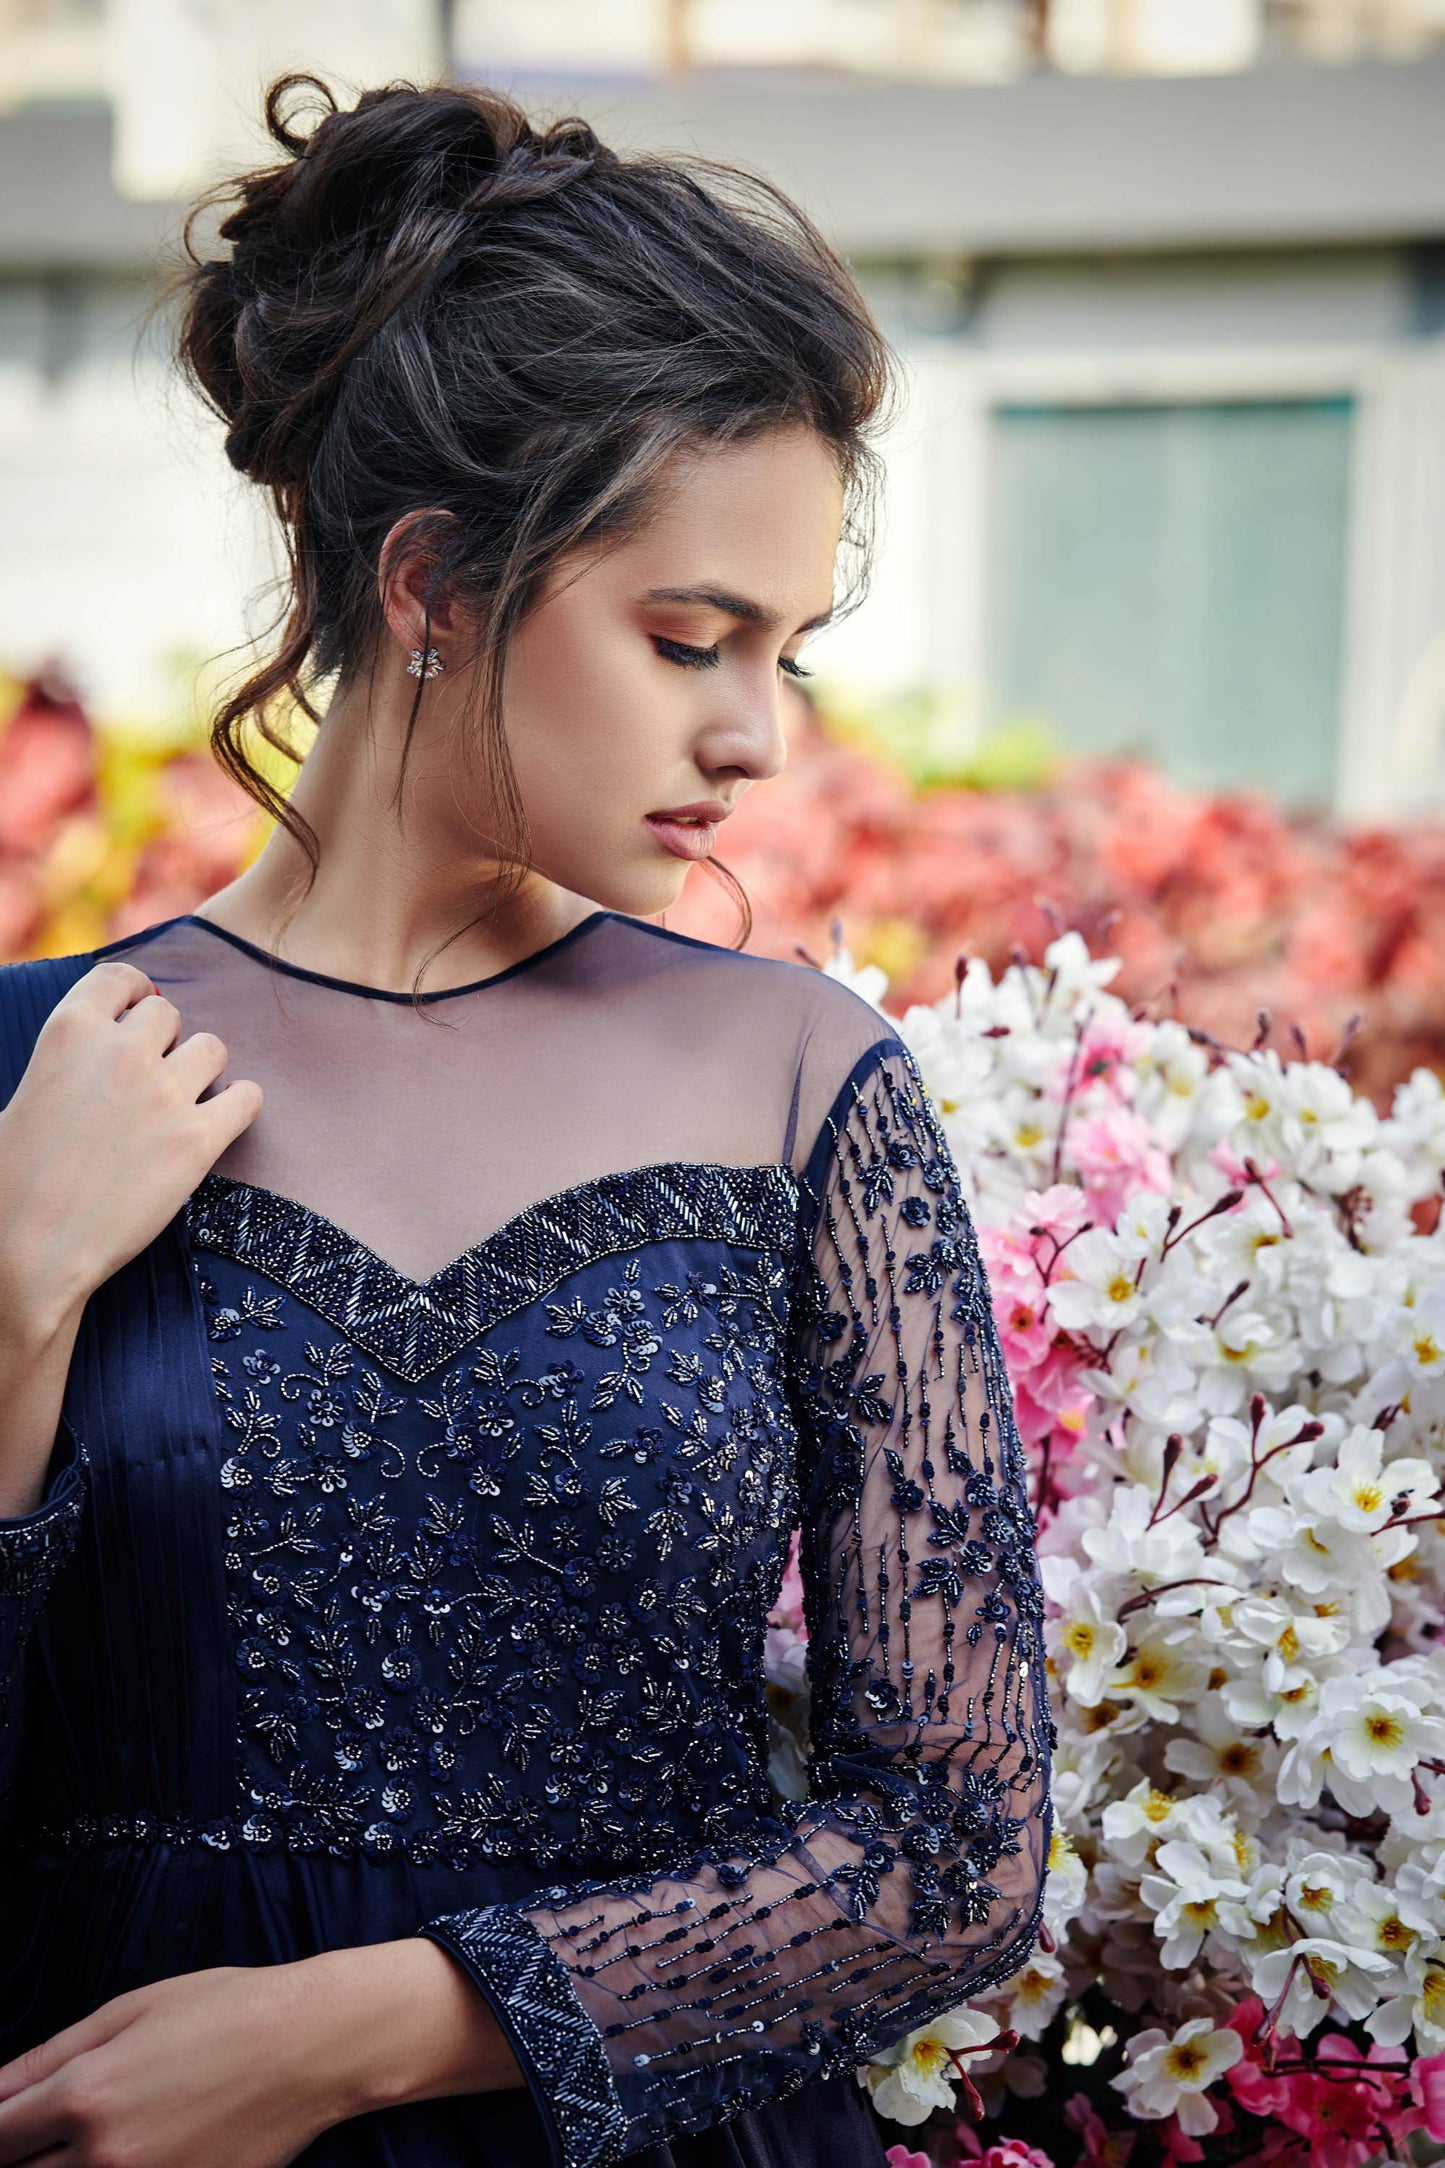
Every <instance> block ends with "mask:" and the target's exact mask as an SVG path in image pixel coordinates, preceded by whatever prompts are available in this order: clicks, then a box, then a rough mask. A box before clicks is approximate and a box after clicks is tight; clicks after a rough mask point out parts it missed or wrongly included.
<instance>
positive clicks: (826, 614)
mask: <svg viewBox="0 0 1445 2168" xmlns="http://www.w3.org/2000/svg"><path fill="white" fill-rule="evenodd" d="M643 600H644V601H645V602H694V603H696V602H700V603H702V604H704V605H705V607H706V608H708V609H710V610H721V611H722V612H723V614H724V616H726V617H736V618H738V619H739V620H740V621H741V622H742V623H743V624H745V625H776V624H777V623H778V622H779V619H778V617H777V614H776V612H775V611H772V610H765V609H764V608H763V606H762V604H761V603H760V602H749V600H748V599H747V597H746V596H745V595H732V594H729V593H728V591H727V589H726V588H724V587H706V586H704V587H649V589H648V590H647V593H646V594H645V595H644V597H643ZM832 615H833V612H832V611H831V610H824V611H822V612H821V613H820V614H819V615H818V616H817V617H810V618H809V619H808V622H807V624H806V625H799V627H798V630H799V632H816V631H817V630H818V627H819V626H820V625H826V624H827V622H828V620H829V618H830V617H831V616H832Z"/></svg>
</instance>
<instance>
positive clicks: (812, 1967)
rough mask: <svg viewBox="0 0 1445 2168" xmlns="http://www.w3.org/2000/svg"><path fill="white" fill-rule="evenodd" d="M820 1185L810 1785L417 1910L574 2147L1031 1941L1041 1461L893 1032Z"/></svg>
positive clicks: (679, 2119) (706, 2113) (561, 2136)
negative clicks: (623, 1854) (493, 1895)
mask: <svg viewBox="0 0 1445 2168" xmlns="http://www.w3.org/2000/svg"><path fill="white" fill-rule="evenodd" d="M804 1206H805V1211H804V1224H803V1227H802V1230H801V1241H800V1252H799V1257H798V1260H797V1273H796V1278H795V1285H794V1295H793V1308H792V1321H791V1326H790V1334H791V1344H790V1363H791V1373H792V1377H791V1399H792V1402H793V1406H794V1411H795V1415H796V1419H797V1424H798V1429H799V1432H800V1437H801V1443H802V1455H803V1466H802V1470H801V1473H802V1477H803V1492H804V1542H803V1564H804V1573H805V1578H806V1588H807V1610H808V1624H809V1634H810V1640H809V1663H810V1668H811V1675H812V1681H813V1702H812V1709H813V1732H814V1764H813V1796H812V1797H811V1798H810V1799H808V1800H806V1801H804V1802H795V1803H789V1804H788V1805H786V1806H784V1807H783V1808H782V1809H780V1811H779V1815H778V1817H777V1818H776V1819H770V1820H768V1821H767V1822H766V1823H762V1824H760V1825H759V1826H758V1828H757V1829H756V1830H755V1831H754V1832H753V1833H752V1834H751V1835H750V1837H749V1839H748V1840H747V1841H743V1842H739V1843H738V1844H737V1846H736V1847H735V1848H733V1849H731V1850H729V1851H727V1852H724V1853H718V1854H716V1855H703V1856H700V1857H696V1858H692V1859H688V1860H680V1861H678V1862H677V1863H676V1865H675V1866H674V1868H673V1869H672V1871H671V1872H669V1873H667V1874H665V1875H662V1876H660V1877H657V1878H653V1879H649V1880H648V1881H639V1882H637V1883H633V1884H619V1883H603V1882H587V1883H578V1884H575V1885H573V1886H571V1887H556V1888H549V1889H545V1890H542V1891H541V1892H539V1893H538V1895H537V1896H536V1898H534V1899H533V1900H531V1901H530V1902H527V1903H525V1904H523V1903H514V1904H492V1905H486V1906H482V1907H480V1908H477V1909H473V1910H470V1911H461V1912H456V1913H451V1914H448V1915H447V1916H446V1917H444V1918H442V1919H438V1920H434V1921H432V1922H430V1923H428V1924H427V1925H426V1926H425V1927H424V1928H422V1929H421V1932H422V1933H423V1934H424V1935H427V1936H429V1937H431V1938H432V1939H433V1940H435V1941H437V1942H440V1943H441V1944H442V1945H443V1946H444V1947H445V1948H446V1949H447V1950H449V1951H450V1952H451V1953H452V1955H453V1956H454V1957H455V1958H456V1959H457V1960H458V1962H459V1963H460V1964H461V1965H462V1966H463V1967H464V1968H465V1970H466V1971H467V1973H468V1974H469V1976H470V1978H471V1979H472V1981H473V1982H474V1984H475V1985H476V1986H477V1987H478V1988H479V1989H480V1991H481V1992H482V1994H483V1995H484V1997H485V1998H486V1999H487V2001H488V2002H489V2003H490V2005H491V2007H492V2009H493V2011H494V2012H495V2014H496V2017H497V2020H498V2022H499V2023H500V2025H501V2026H502V2028H503V2030H504V2031H505V2033H506V2035H507V2038H508V2040H509V2042H510V2044H511V2047H512V2049H513V2051H514V2053H515V2055H516V2057H517V2061H518V2063H519V2065H520V2067H521V2069H522V2072H523V2074H524V2076H525V2077H526V2079H527V2082H528V2084H529V2086H530V2088H531V2090H532V2093H533V2096H534V2098H535V2100H536V2102H537V2105H538V2108H539V2110H540V2112H541V2114H542V2116H543V2120H544V2122H545V2124H546V2126H547V2128H548V2130H549V2132H550V2135H551V2139H552V2145H553V2157H554V2161H555V2162H557V2163H559V2164H561V2168H592V2164H594V2163H605V2162H610V2161H613V2160H616V2159H619V2158H621V2157H622V2155H624V2154H625V2153H629V2152H632V2151H634V2150H635V2149H637V2148H639V2147H641V2146H644V2145H646V2144H649V2143H651V2142H655V2141H658V2140H662V2139H665V2138H666V2137H667V2136H669V2135H670V2134H671V2133H673V2132H677V2131H683V2130H690V2129H701V2128H706V2127H708V2126H710V2125H712V2124H714V2123H717V2122H720V2121H722V2120H724V2119H725V2118H726V2117H727V2116H729V2115H731V2114H735V2113H736V2112H738V2110H740V2109H742V2108H745V2107H749V2106H753V2105H756V2104H757V2103H759V2102H761V2101H764V2100H767V2099H769V2098H781V2097H784V2096H785V2095H787V2094H789V2093H792V2092H796V2091H797V2090H799V2089H800V2088H801V2087H802V2086H803V2085H805V2084H807V2083H808V2082H809V2081H810V2080H812V2079H814V2078H818V2077H822V2076H826V2075H831V2074H833V2073H835V2072H837V2071H841V2070H847V2069H850V2068H852V2067H854V2066H856V2065H857V2064H858V2063H860V2062H862V2061H864V2060H865V2059H866V2058H867V2057H868V2056H869V2055H870V2054H872V2053H874V2052H876V2051H877V2050H878V2049H880V2048H882V2047H884V2046H886V2045H888V2044H889V2043H890V2042H892V2041H894V2040H896V2039H898V2038H900V2037H901V2036H902V2034H904V2033H905V2032H907V2031H910V2030H911V2029H912V2028H913V2027H915V2026H916V2025H918V2024H920V2023H922V2022H924V2021H925V2020H926V2019H927V2018H928V2017H930V2016H933V2015H935V2014H937V2013H938V2012H940V2011H943V2010H946V2009H949V2008H951V2007H953V2006H955V2005H957V2004H958V2003H960V2002H963V2001H965V2000H966V1999H968V1998H969V1997H970V1996H972V1995H976V1994H978V1993H981V1992H982V1991H983V1990H985V1989H986V1988H988V1987H991V1986H993V1985H994V1984H995V1983H996V1982H997V1981H999V1980H1001V1979H1004V1978H1006V1977H1007V1976H1008V1975H1009V1974H1010V1973H1011V1972H1013V1971H1014V1970H1016V1969H1017V1967H1018V1966H1019V1965H1021V1964H1022V1963H1023V1961H1024V1959H1025V1957H1026V1956H1027V1954H1028V1952H1029V1950H1030V1949H1031V1948H1032V1945H1033V1940H1034V1935H1035V1932H1036V1928H1037V1921H1038V1914H1039V1905H1040V1900H1041V1896H1042V1889H1043V1880H1044V1867H1045V1861H1046V1859H1047V1854H1048V1839H1049V1819H1050V1816H1049V1806H1048V1749H1049V1736H1048V1714H1047V1707H1046V1702H1045V1695H1044V1684H1043V1652H1042V1644H1041V1638H1040V1632H1039V1621H1040V1619H1041V1616H1042V1602H1041V1598H1040V1592H1039V1586H1038V1579H1037V1572H1036V1565H1035V1560H1034V1555H1033V1542H1032V1536H1033V1529H1032V1521H1031V1517H1030V1514H1029V1509H1028V1504H1027V1500H1026V1496H1025V1490H1024V1468H1023V1456H1022V1451H1021V1448H1020V1445H1019V1441H1018V1436H1017V1432H1016V1429H1015V1427H1014V1423H1013V1411H1012V1403H1011V1399H1010V1395H1009V1388H1008V1383H1007V1378H1006V1374H1005V1372H1004V1369H1003V1364H1002V1360H1001V1357H1000V1351H999V1343H998V1339H997V1333H996V1329H995V1326H994V1323H993V1318H992V1313H991V1310H990V1307H989V1299H988V1289H987V1283H986V1280H985V1276H984V1271H983V1267H982V1264H981V1262H980V1260H979V1256H978V1251H977V1247H976V1244H975V1240H974V1234H973V1228H972V1223H971V1221H970V1218H969V1214H968V1210H967V1207H966V1205H965V1204H964V1201H963V1199H962V1196H961V1194H960V1192H959V1188H958V1182H957V1176H956V1172H955V1170H954V1167H953V1164H952V1160H951V1158H950V1155H949V1153H948V1149H947V1146H946V1144H945V1142H944V1139H943V1136H942V1132H941V1130H940V1129H939V1126H938V1122H937V1117H936V1115H935V1113H934V1111H933V1109H932V1107H931V1105H930V1104H929V1102H928V1100H927V1098H926V1095H925V1094H924V1092H923V1088H922V1084H921V1080H920V1079H919V1076H918V1072H917V1069H916V1067H915V1066H914V1064H913V1061H912V1057H911V1056H910V1055H909V1054H908V1053H907V1051H906V1049H904V1048H903V1047H902V1045H901V1044H900V1042H898V1041H896V1040H892V1041H888V1042H885V1043H883V1044H881V1045H878V1046H875V1047H874V1048H873V1049H871V1050H870V1052H869V1053H868V1054H867V1055H865V1056H864V1057H863V1058H862V1059H861V1060H860V1061H859V1062H858V1063H857V1064H856V1065H855V1067H854V1069H853V1071H852V1073H851V1074H850V1076H849V1077H848V1079H847V1080H846V1082H845V1084H844V1086H843V1087H842V1089H841V1090H840V1091H839V1093H838V1095H837V1098H836V1100H835V1101H834V1106H833V1110H832V1112H831V1113H830V1115H829V1117H828V1120H827V1122H826V1123H825V1124H824V1125H823V1130H822V1132H821V1133H820V1135H819V1137H818V1141H817V1144H816V1146H815V1148H814V1150H813V1153H812V1155H811V1157H810V1160H809V1162H808V1166H807V1169H806V1170H805V1174H804Z"/></svg>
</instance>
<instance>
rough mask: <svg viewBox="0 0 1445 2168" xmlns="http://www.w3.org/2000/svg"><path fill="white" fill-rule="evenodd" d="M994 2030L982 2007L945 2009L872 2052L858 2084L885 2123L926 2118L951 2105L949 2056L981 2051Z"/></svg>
mask: <svg viewBox="0 0 1445 2168" xmlns="http://www.w3.org/2000/svg"><path fill="white" fill-rule="evenodd" d="M998 2029H999V2028H998V2025H997V2023H996V2021H995V2020H994V2019H993V2018H991V2017H989V2016H987V2015H986V2013H985V2012H984V2011H982V2010H969V2009H960V2010H950V2011H948V2012H946V2013H945V2015H944V2016H942V2017H936V2018H934V2019H933V2021H932V2023H931V2024H928V2025H920V2026H919V2027H918V2028H917V2030H916V2031H914V2032H911V2033H906V2034H905V2035H904V2037H903V2038H902V2039H901V2040H896V2041H895V2042H894V2044H893V2046H892V2047H891V2048H885V2049H884V2050H883V2052H882V2053H881V2054H880V2055H875V2056H874V2058H873V2060H872V2061H871V2062H868V2063H865V2064H864V2065H863V2067H862V2069H861V2070H860V2071H859V2072H858V2083H859V2084H860V2085H865V2086H866V2087H867V2088H868V2091H869V2093H870V2094H871V2095H872V2098H873V2105H874V2107H875V2108H876V2109H877V2110H878V2113H879V2114H880V2115H886V2116H887V2117H888V2118H889V2119H890V2121H892V2122H894V2123H910V2124H911V2123H922V2122H926V2120H927V2119H928V2117H929V2116H930V2115H931V2114H932V2113H933V2110H934V2109H935V2108H951V2107H952V2106H953V2097H954V2096H953V2084H952V2082H951V2081H952V2079H953V2078H954V2077H955V2076H956V2070H955V2066H954V2063H953V2061H952V2058H953V2057H954V2056H955V2055H958V2056H960V2057H966V2056H969V2055H977V2054H980V2053H981V2052H985V2051H986V2050H987V2048H988V2045H989V2042H990V2041H991V2040H995V2039H997V2037H998Z"/></svg>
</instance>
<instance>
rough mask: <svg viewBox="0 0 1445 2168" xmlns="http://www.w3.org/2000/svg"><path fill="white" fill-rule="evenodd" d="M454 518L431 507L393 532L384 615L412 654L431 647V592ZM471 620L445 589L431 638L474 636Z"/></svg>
mask: <svg viewBox="0 0 1445 2168" xmlns="http://www.w3.org/2000/svg"><path fill="white" fill-rule="evenodd" d="M452 517H453V515H452V514H451V513H450V512H442V511H437V510H434V509H429V508H425V507H422V508H418V509H417V510H415V511H411V512H404V513H403V514H402V516H401V518H400V519H398V520H397V521H396V522H395V524H394V525H393V526H392V527H391V528H390V529H389V530H388V532H387V536H386V539H385V541H384V542H383V543H382V545H381V553H380V558H379V561H378V566H377V590H378V594H379V597H380V601H381V608H382V614H383V616H384V617H385V619H386V623H387V626H388V628H389V630H390V631H391V633H392V635H393V637H394V638H395V639H396V640H397V642H398V643H399V645H400V646H401V647H403V648H405V649H407V650H408V651H410V650H411V649H412V648H414V647H422V646H425V645H426V644H427V590H428V589H429V588H430V586H431V585H432V581H433V578H434V575H435V571H436V563H437V557H438V554H439V552H440V549H441V544H442V540H443V537H444V535H445V532H446V530H447V528H448V527H449V526H450V525H451V523H452ZM472 630H473V627H472V624H471V620H470V617H469V616H468V615H467V613H465V612H463V611H462V610H461V609H460V607H459V606H458V604H457V603H456V601H455V600H454V599H453V597H452V595H451V594H450V592H449V591H448V590H446V589H445V588H443V589H442V590H440V591H439V592H438V593H437V594H436V596H435V597H434V599H433V601H432V605H431V640H430V644H431V645H432V646H434V647H442V648H445V645H446V642H447V641H448V640H453V641H456V640H458V639H465V638H468V637H470V635H471V632H472Z"/></svg>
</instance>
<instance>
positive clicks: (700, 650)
mask: <svg viewBox="0 0 1445 2168" xmlns="http://www.w3.org/2000/svg"><path fill="white" fill-rule="evenodd" d="M652 644H653V646H654V647H655V648H656V649H657V652H658V654H659V655H662V656H664V657H665V658H666V660H667V661H668V662H675V663H677V664H679V665H680V666H681V668H682V669H684V670H712V669H715V668H716V666H717V664H718V663H720V662H721V661H722V651H721V649H720V648H717V647H689V646H688V645H687V644H686V642H685V641H683V640H668V639H665V638H664V637H663V635H662V634H661V633H657V634H654V636H653V642H652ZM778 668H779V669H780V670H782V671H785V672H786V673H787V675H788V676H789V677H798V678H805V677H811V676H812V675H813V673H812V671H811V670H805V669H804V668H803V666H802V664H801V663H797V662H793V661H791V660H790V659H789V657H788V656H786V655H780V656H779V657H778Z"/></svg>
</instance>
